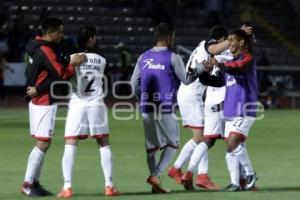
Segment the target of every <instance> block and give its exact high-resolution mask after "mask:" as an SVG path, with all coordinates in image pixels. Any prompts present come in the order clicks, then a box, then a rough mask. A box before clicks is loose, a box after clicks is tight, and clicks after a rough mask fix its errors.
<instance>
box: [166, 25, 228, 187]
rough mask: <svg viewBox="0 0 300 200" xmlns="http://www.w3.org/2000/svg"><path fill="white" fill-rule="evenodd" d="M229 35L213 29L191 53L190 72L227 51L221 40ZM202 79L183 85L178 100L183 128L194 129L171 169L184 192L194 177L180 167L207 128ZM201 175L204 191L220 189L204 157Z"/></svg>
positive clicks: (188, 68) (199, 183)
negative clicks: (211, 175)
mask: <svg viewBox="0 0 300 200" xmlns="http://www.w3.org/2000/svg"><path fill="white" fill-rule="evenodd" d="M225 35H227V30H226V29H224V28H223V27H219V26H217V27H214V28H213V29H212V31H211V34H210V38H211V39H210V40H209V41H205V40H204V41H202V42H201V43H200V44H199V46H198V47H197V48H196V49H195V50H194V51H193V53H192V54H191V56H190V58H189V61H188V63H187V70H190V69H195V68H198V67H199V65H201V63H203V62H204V61H208V59H209V58H210V57H211V55H213V54H217V53H220V52H222V51H224V50H225V49H226V48H228V42H227V41H224V42H218V41H217V40H219V39H220V38H222V37H224V36H225ZM199 80H201V78H200V79H196V80H195V81H194V82H193V83H192V84H190V85H183V84H181V85H180V88H179V91H178V95H177V99H178V105H179V109H180V113H181V116H182V121H183V125H184V127H188V128H190V129H191V131H192V133H193V137H192V138H191V140H189V141H188V142H187V143H186V144H185V145H184V146H183V148H182V150H181V152H180V154H179V156H178V158H177V160H176V161H175V163H174V166H173V167H171V168H169V171H168V175H169V176H170V177H171V178H174V179H175V180H176V181H177V182H178V183H182V184H183V185H184V186H185V189H187V190H189V189H193V183H192V182H190V181H192V177H186V176H183V174H182V172H181V168H182V166H183V165H184V163H185V162H186V161H187V160H189V159H190V158H191V156H192V154H193V151H194V149H195V147H196V146H197V145H198V144H199V143H200V142H201V141H203V128H204V107H203V106H204V105H203V100H202V97H203V92H204V90H205V89H206V86H204V85H203V84H202V83H201V82H200V81H199ZM199 172H200V174H201V179H199V180H200V181H198V182H197V185H198V186H199V187H202V188H207V189H216V188H219V186H217V185H215V184H214V183H212V182H211V180H210V178H209V176H208V174H207V172H208V159H207V157H205V158H203V159H202V160H201V162H200V164H199ZM189 175H190V174H189Z"/></svg>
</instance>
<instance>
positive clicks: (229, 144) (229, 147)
mask: <svg viewBox="0 0 300 200" xmlns="http://www.w3.org/2000/svg"><path fill="white" fill-rule="evenodd" d="M239 144H240V143H239V142H238V141H236V140H230V141H228V142H227V147H226V151H227V152H233V151H234V150H235V149H236V148H237V147H238V146H239Z"/></svg>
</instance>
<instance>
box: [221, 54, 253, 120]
mask: <svg viewBox="0 0 300 200" xmlns="http://www.w3.org/2000/svg"><path fill="white" fill-rule="evenodd" d="M224 67H225V84H226V94H225V100H224V117H228V118H230V117H239V116H251V117H255V116H256V105H257V104H256V102H257V78H256V66H255V61H254V60H253V57H252V55H251V54H249V52H248V51H244V52H242V53H241V54H239V55H237V56H236V57H235V58H234V59H233V60H232V61H230V62H226V63H224Z"/></svg>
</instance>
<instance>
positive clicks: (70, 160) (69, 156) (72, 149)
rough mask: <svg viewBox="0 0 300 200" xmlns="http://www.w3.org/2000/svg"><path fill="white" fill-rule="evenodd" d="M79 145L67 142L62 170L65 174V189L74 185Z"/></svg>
mask: <svg viewBox="0 0 300 200" xmlns="http://www.w3.org/2000/svg"><path fill="white" fill-rule="evenodd" d="M76 152H77V146H75V145H70V144H66V145H65V151H64V155H63V158H62V170H63V176H64V190H65V189H68V188H70V187H72V174H73V166H74V162H75V157H76Z"/></svg>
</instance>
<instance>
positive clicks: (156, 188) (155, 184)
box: [147, 176, 171, 193]
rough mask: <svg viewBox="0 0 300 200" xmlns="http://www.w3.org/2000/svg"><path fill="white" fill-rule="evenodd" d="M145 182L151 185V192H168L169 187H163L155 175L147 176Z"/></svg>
mask: <svg viewBox="0 0 300 200" xmlns="http://www.w3.org/2000/svg"><path fill="white" fill-rule="evenodd" d="M147 183H149V184H150V185H152V191H151V192H152V193H169V192H171V190H170V189H167V188H164V187H163V185H162V183H161V181H160V180H159V179H158V178H157V177H156V176H149V177H148V178H147Z"/></svg>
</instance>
